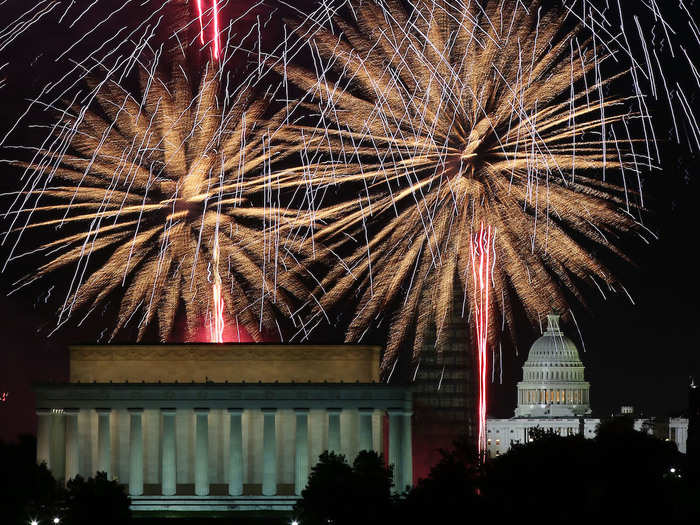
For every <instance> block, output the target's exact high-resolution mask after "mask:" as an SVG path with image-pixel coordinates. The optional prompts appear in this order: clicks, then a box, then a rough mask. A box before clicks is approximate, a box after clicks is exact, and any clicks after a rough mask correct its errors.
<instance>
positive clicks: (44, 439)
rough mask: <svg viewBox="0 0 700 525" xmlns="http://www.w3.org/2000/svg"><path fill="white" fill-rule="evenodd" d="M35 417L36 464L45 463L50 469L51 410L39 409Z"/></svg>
mask: <svg viewBox="0 0 700 525" xmlns="http://www.w3.org/2000/svg"><path fill="white" fill-rule="evenodd" d="M36 415H37V420H38V424H37V430H36V462H37V464H41V463H46V466H47V467H48V468H49V469H50V468H51V430H52V429H51V427H52V426H53V425H52V423H53V420H52V419H51V410H49V409H46V408H40V409H38V410H37V411H36Z"/></svg>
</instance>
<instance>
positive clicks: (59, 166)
mask: <svg viewBox="0 0 700 525" xmlns="http://www.w3.org/2000/svg"><path fill="white" fill-rule="evenodd" d="M178 57H180V58H178ZM182 57H183V55H182V54H180V53H179V52H175V53H174V55H173V57H172V58H170V59H169V64H170V69H169V73H168V74H163V73H159V72H158V71H155V72H154V73H153V74H150V73H149V72H146V71H143V72H142V74H141V75H140V77H139V78H140V80H139V85H140V92H139V94H138V96H134V95H132V94H130V93H128V92H126V91H124V90H123V89H122V88H121V87H120V86H119V85H117V84H115V83H111V82H107V83H104V84H103V85H102V86H101V87H99V88H97V91H96V92H97V93H98V96H97V99H96V103H95V104H94V105H93V106H92V107H90V108H88V107H84V106H80V105H77V104H75V105H73V106H72V107H70V108H68V109H67V110H66V111H65V112H64V113H63V118H62V119H61V120H60V121H59V122H58V123H57V124H56V125H55V126H54V134H53V137H52V138H51V142H50V145H46V144H45V145H44V146H43V147H41V148H39V149H38V150H37V151H36V154H35V156H34V159H33V160H32V161H31V162H29V163H24V164H22V163H20V164H21V165H23V166H24V167H25V169H26V174H27V175H28V177H27V178H26V180H27V181H28V182H27V183H26V185H25V188H24V189H23V190H22V191H21V192H18V193H17V194H16V197H15V204H14V206H13V210H11V214H12V215H13V216H14V220H13V227H12V228H11V231H14V232H17V233H18V235H17V239H16V241H15V246H17V245H18V243H19V241H20V239H21V237H22V235H24V234H25V232H27V231H29V230H34V229H44V230H47V231H50V229H51V228H55V229H57V231H59V232H62V231H63V230H68V231H69V232H70V233H65V234H63V233H61V234H60V235H59V236H58V238H56V239H54V240H51V241H49V242H46V243H44V244H42V245H41V246H40V247H39V248H37V249H33V250H32V252H43V253H44V254H45V255H46V256H47V257H48V258H49V259H50V261H49V262H47V263H46V264H44V265H43V266H41V267H40V268H39V270H38V271H37V272H34V273H32V274H30V275H28V276H27V277H26V278H25V279H23V280H22V281H20V282H19V283H18V286H19V287H22V286H24V285H26V284H29V283H30V282H33V281H35V280H37V279H40V278H42V277H43V276H45V275H47V274H49V273H51V272H54V271H56V270H58V269H60V268H63V267H67V266H71V267H73V268H74V273H73V276H72V279H71V281H70V283H69V286H68V291H67V295H66V299H65V302H64V304H63V306H62V308H61V310H60V313H59V323H58V324H59V325H61V324H62V323H63V322H65V320H67V319H68V318H69V317H70V316H71V314H73V313H74V312H76V311H79V310H80V309H84V308H85V307H91V308H94V307H95V305H99V304H100V303H103V302H104V301H105V300H107V299H108V298H109V297H110V296H112V295H113V294H114V293H115V292H118V293H121V296H122V299H121V308H120V314H119V320H118V322H117V324H116V327H115V333H116V331H117V330H119V329H120V328H122V327H124V326H125V325H126V324H127V322H128V321H129V320H130V319H132V318H136V320H137V323H138V326H139V333H138V337H139V338H141V337H142V336H143V334H144V331H145V330H146V328H147V327H148V326H149V325H150V324H151V322H152V321H153V320H154V319H155V318H156V317H157V319H158V326H159V333H160V337H161V339H163V340H165V339H167V338H168V336H169V335H170V334H171V332H172V329H173V322H174V319H175V316H176V314H177V312H178V310H179V309H180V308H181V307H184V310H185V312H186V318H187V323H188V327H189V330H190V333H192V332H194V331H195V330H196V328H197V324H198V323H201V322H203V320H204V319H205V318H207V316H209V315H210V314H209V312H214V313H213V319H212V325H213V326H214V327H215V330H213V334H215V335H216V340H218V341H220V340H221V335H222V331H223V307H224V305H225V306H226V309H227V311H228V312H232V315H234V316H235V317H236V320H237V322H240V324H241V325H243V327H244V328H245V329H246V330H247V331H248V332H249V333H250V334H251V336H253V337H254V338H255V339H256V340H258V339H259V338H260V332H261V330H262V329H263V328H264V327H267V328H270V327H271V326H274V322H275V320H276V316H277V313H278V312H279V310H280V309H281V310H282V311H283V315H284V316H285V317H289V316H290V315H291V300H292V298H293V297H295V296H296V295H297V294H299V293H301V291H302V290H303V289H304V287H303V284H302V282H301V281H300V280H299V279H298V277H297V276H296V275H295V272H293V271H282V270H280V268H282V267H283V266H287V267H288V266H290V265H291V266H296V261H295V260H294V259H293V258H292V257H290V255H289V254H295V253H296V254H298V253H301V252H303V248H299V251H296V252H295V248H294V242H293V241H290V240H287V239H286V238H285V235H284V226H283V223H284V221H285V218H286V217H287V216H289V215H290V214H291V213H292V212H288V211H286V210H283V209H281V208H279V207H276V206H273V205H269V203H270V202H272V188H271V187H270V186H269V184H268V178H269V171H270V163H271V162H272V161H273V160H274V159H275V157H278V156H280V155H279V152H278V151H277V150H275V149H274V148H272V147H270V144H269V141H270V138H271V135H273V134H274V130H275V129H277V128H278V127H279V121H280V118H281V117H275V116H273V117H271V118H269V119H268V118H266V117H265V111H266V109H267V103H266V102H265V100H263V99H259V98H255V97H254V96H253V94H252V92H250V90H242V91H240V92H237V93H228V92H227V93H226V94H225V96H223V97H222V96H221V93H222V92H221V86H220V70H218V69H216V68H215V67H213V65H212V64H211V63H210V64H208V65H207V66H206V67H205V71H204V73H203V74H202V75H201V80H200V81H199V83H198V84H194V81H193V79H192V78H191V77H189V76H187V75H186V73H185V71H186V70H185V67H186V62H185V60H184V58H182ZM193 84H194V85H193ZM282 156H283V155H282ZM255 195H258V198H257V201H255V198H254V197H253V198H252V200H251V199H249V197H250V196H255ZM44 216H46V218H43V217H44ZM22 255H23V254H22V253H17V254H15V256H14V257H15V258H17V257H21V256H22ZM212 289H213V291H214V297H213V305H212V304H211V299H212V297H211V295H210V292H211V290H212ZM90 311H91V310H90Z"/></svg>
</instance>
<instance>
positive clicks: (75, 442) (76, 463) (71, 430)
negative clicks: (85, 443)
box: [63, 408, 80, 481]
mask: <svg viewBox="0 0 700 525" xmlns="http://www.w3.org/2000/svg"><path fill="white" fill-rule="evenodd" d="M79 413H80V411H79V410H78V409H75V408H67V409H65V410H64V411H63V414H64V415H65V418H66V481H68V480H69V479H73V478H74V477H75V476H77V475H78V474H80V441H79V440H80V435H79V432H78V414H79Z"/></svg>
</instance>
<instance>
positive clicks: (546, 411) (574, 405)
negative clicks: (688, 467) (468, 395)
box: [486, 314, 688, 457]
mask: <svg viewBox="0 0 700 525" xmlns="http://www.w3.org/2000/svg"><path fill="white" fill-rule="evenodd" d="M633 412H634V410H633V408H632V407H629V406H625V407H622V411H621V413H622V414H623V415H629V416H631V415H632V414H633ZM590 413H591V407H590V384H589V383H588V382H587V381H586V380H585V378H584V366H583V363H582V362H581V359H580V357H579V353H578V349H577V348H576V345H575V344H574V342H573V341H572V340H571V339H569V338H568V337H566V336H565V335H564V334H563V333H562V331H561V329H560V328H559V316H558V315H553V314H552V315H548V316H547V330H546V331H545V333H544V334H543V335H542V337H540V338H539V339H537V340H536V341H535V342H534V343H533V345H532V347H531V348H530V352H529V354H528V357H527V361H526V362H525V364H524V365H523V380H522V381H520V382H519V383H518V406H517V408H516V409H515V417H512V418H509V419H494V418H489V419H488V420H487V422H486V439H487V453H488V455H489V457H494V456H498V455H500V454H503V453H505V452H507V451H508V449H510V447H511V446H512V445H513V444H514V443H524V442H526V441H527V440H528V439H530V438H529V432H530V429H532V428H536V427H539V428H540V429H543V430H545V431H547V430H551V431H553V432H556V433H557V434H559V435H562V436H570V435H573V434H582V435H583V436H585V437H586V438H593V437H595V435H596V427H597V425H598V424H599V423H600V419H597V418H592V417H590ZM647 421H649V420H647V419H635V420H634V429H635V430H637V431H646V432H651V430H652V426H653V425H648V424H647V425H645V424H644V423H645V422H647ZM649 422H651V421H649ZM687 437H688V419H687V418H671V419H670V420H669V436H668V439H669V440H670V441H673V442H675V443H676V445H677V446H678V450H679V451H680V452H682V453H684V454H685V452H686V439H687Z"/></svg>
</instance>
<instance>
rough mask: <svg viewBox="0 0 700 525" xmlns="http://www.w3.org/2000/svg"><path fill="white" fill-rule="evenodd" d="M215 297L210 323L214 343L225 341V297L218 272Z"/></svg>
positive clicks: (215, 280)
mask: <svg viewBox="0 0 700 525" xmlns="http://www.w3.org/2000/svg"><path fill="white" fill-rule="evenodd" d="M212 292H213V296H214V297H213V299H214V312H213V313H212V320H211V321H210V323H209V338H210V341H211V342H212V343H223V342H224V299H223V297H221V277H219V273H218V272H217V273H216V277H215V278H214V286H213V289H212Z"/></svg>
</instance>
